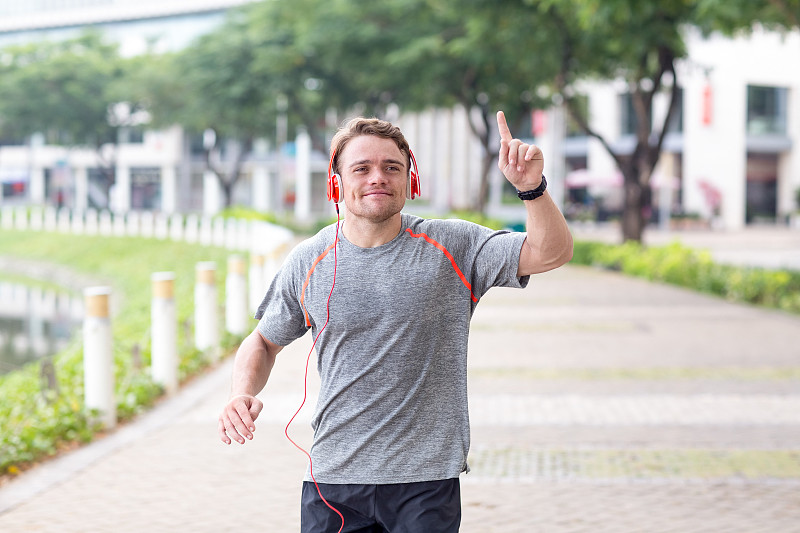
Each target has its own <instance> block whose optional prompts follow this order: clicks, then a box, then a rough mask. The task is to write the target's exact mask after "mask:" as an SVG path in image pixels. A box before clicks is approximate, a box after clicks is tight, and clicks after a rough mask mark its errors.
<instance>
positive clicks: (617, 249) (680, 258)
mask: <svg viewBox="0 0 800 533" xmlns="http://www.w3.org/2000/svg"><path fill="white" fill-rule="evenodd" d="M572 263H575V264H582V265H592V266H599V267H602V268H608V269H611V270H616V271H621V272H623V273H625V274H629V275H633V276H638V277H642V278H645V279H649V280H654V281H663V282H665V283H670V284H673V285H680V286H682V287H687V288H690V289H693V290H697V291H701V292H706V293H710V294H715V295H719V296H722V297H724V298H726V299H728V300H731V301H736V302H743V303H750V304H756V305H763V306H767V307H772V308H777V309H782V310H784V311H789V312H792V313H800V272H795V271H784V270H766V269H761V268H749V267H735V266H730V265H720V264H716V263H714V261H713V260H712V258H711V254H710V253H709V252H707V251H704V250H694V249H692V248H688V247H686V246H683V245H681V244H680V243H678V242H673V243H671V244H669V245H666V246H659V247H644V246H642V245H641V244H639V243H636V242H633V241H629V242H627V243H625V244H622V245H611V244H603V243H596V242H581V241H579V242H576V243H575V250H574V254H573V258H572Z"/></svg>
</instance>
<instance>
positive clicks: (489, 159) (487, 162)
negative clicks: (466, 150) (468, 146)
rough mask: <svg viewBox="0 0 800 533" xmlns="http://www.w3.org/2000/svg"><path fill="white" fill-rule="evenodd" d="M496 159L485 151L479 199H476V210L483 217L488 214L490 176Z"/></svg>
mask: <svg viewBox="0 0 800 533" xmlns="http://www.w3.org/2000/svg"><path fill="white" fill-rule="evenodd" d="M495 157H496V156H495V155H494V154H492V153H490V152H489V151H488V150H485V151H484V153H483V159H482V161H481V182H480V187H479V188H478V197H477V198H476V199H475V209H476V211H478V212H479V213H480V214H482V215H485V214H486V204H487V203H488V200H489V176H490V175H491V170H492V163H493V162H494V160H495Z"/></svg>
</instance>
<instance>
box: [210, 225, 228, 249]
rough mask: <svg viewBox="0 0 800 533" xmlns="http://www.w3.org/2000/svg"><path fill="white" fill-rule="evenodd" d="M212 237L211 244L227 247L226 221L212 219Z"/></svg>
mask: <svg viewBox="0 0 800 533" xmlns="http://www.w3.org/2000/svg"><path fill="white" fill-rule="evenodd" d="M211 224H212V230H211V231H212V237H211V244H213V245H214V246H219V247H220V248H223V247H224V246H225V219H224V218H214V219H212V223H211Z"/></svg>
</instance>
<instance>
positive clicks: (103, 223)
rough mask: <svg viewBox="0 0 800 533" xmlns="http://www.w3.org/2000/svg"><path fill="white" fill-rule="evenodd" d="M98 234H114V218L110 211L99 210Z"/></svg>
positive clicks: (106, 235)
mask: <svg viewBox="0 0 800 533" xmlns="http://www.w3.org/2000/svg"><path fill="white" fill-rule="evenodd" d="M98 225H99V232H100V235H103V236H105V237H109V236H111V235H113V234H114V220H113V218H112V216H111V212H110V211H100V220H99V221H98Z"/></svg>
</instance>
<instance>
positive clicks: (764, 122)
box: [747, 85, 787, 135]
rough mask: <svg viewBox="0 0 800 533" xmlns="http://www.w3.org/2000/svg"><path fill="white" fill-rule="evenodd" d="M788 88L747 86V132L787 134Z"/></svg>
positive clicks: (753, 133) (751, 133) (750, 133)
mask: <svg viewBox="0 0 800 533" xmlns="http://www.w3.org/2000/svg"><path fill="white" fill-rule="evenodd" d="M786 92H787V91H786V89H785V88H781V87H761V86H758V85H748V86H747V134H748V135H786Z"/></svg>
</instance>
